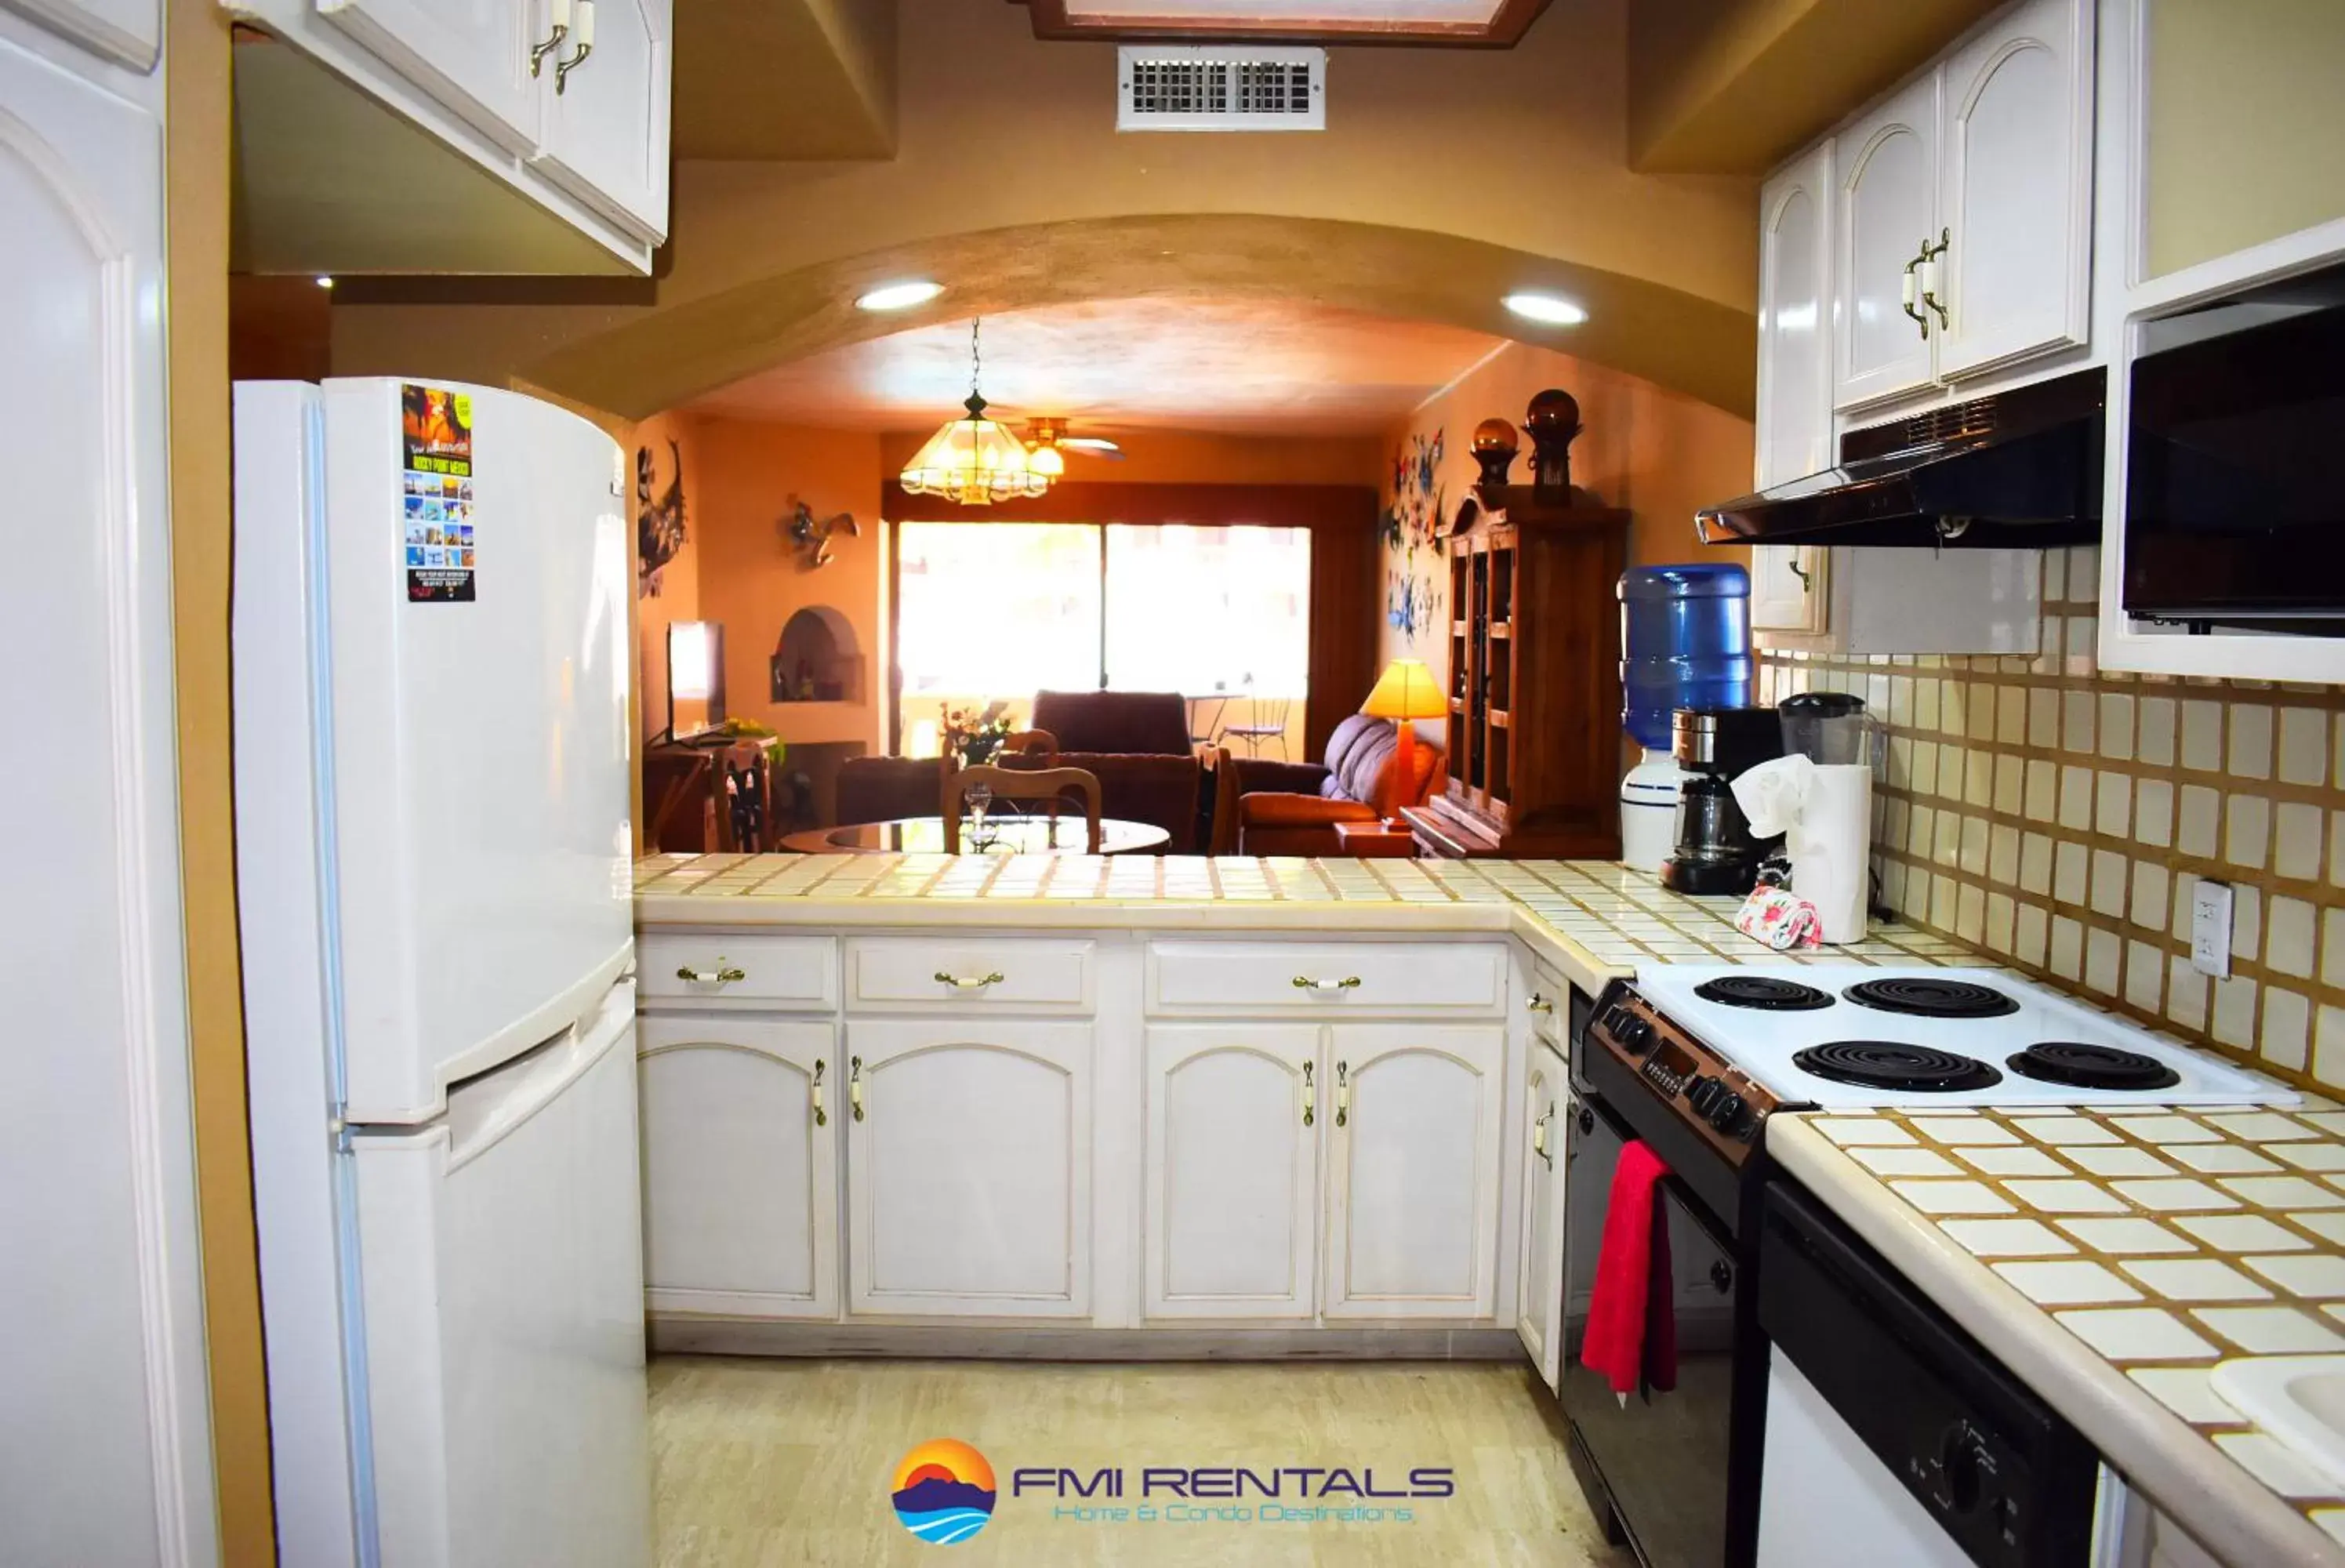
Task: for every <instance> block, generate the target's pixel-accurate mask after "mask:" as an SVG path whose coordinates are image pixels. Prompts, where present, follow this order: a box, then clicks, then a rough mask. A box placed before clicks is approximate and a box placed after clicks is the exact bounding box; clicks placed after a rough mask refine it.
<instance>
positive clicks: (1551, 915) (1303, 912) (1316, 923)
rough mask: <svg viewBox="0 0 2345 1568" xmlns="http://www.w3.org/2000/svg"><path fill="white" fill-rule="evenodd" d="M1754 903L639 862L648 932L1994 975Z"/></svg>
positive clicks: (1573, 878) (1633, 880)
mask: <svg viewBox="0 0 2345 1568" xmlns="http://www.w3.org/2000/svg"><path fill="white" fill-rule="evenodd" d="M1740 906H1741V899H1739V898H1685V897H1680V895H1677V894H1674V893H1671V892H1670V891H1669V890H1668V889H1667V888H1664V887H1662V886H1660V885H1659V884H1657V883H1656V882H1655V881H1654V880H1653V879H1652V878H1651V877H1650V876H1649V875H1644V874H1643V873H1641V872H1634V871H1630V870H1629V869H1628V868H1627V867H1625V866H1622V865H1617V864H1614V863H1610V862H1604V861H1560V860H1252V859H1219V860H1213V859H1205V858H1203V857H1187V856H1162V857H1157V856H1142V855H1107V856H1091V855H961V856H954V855H651V856H647V857H646V858H645V859H643V860H640V861H638V862H636V863H635V921H636V924H637V925H638V926H931V927H933V926H971V925H985V926H1000V927H1013V928H1014V927H1021V926H1022V927H1028V928H1032V927H1038V926H1041V927H1061V928H1063V927H1069V926H1115V927H1123V928H1131V929H1143V930H1180V931H1189V932H1196V931H1201V930H1210V931H1212V932H1213V933H1216V934H1218V933H1222V932H1229V931H1245V930H1256V931H1277V930H1285V931H1309V932H1336V931H1342V932H1364V933H1376V932H1385V933H1397V932H1425V931H1457V932H1471V931H1490V932H1508V933H1511V934H1512V935H1515V936H1520V937H1521V938H1523V940H1524V941H1525V942H1526V943H1528V945H1529V946H1531V948H1532V950H1533V951H1534V952H1536V953H1538V955H1539V956H1542V957H1544V958H1546V959H1547V960H1548V962H1549V963H1550V964H1552V965H1554V966H1555V967H1556V968H1557V969H1558V970H1559V971H1561V972H1562V974H1563V976H1564V977H1565V978H1567V979H1568V980H1570V981H1571V982H1572V983H1573V984H1574V985H1577V986H1579V987H1580V988H1581V989H1582V990H1584V991H1587V992H1589V994H1591V995H1593V994H1594V993H1595V992H1597V991H1599V990H1600V989H1602V988H1603V986H1604V983H1605V982H1606V981H1608V980H1610V979H1614V978H1618V977H1620V976H1628V975H1631V974H1633V973H1635V971H1636V968H1637V966H1639V965H1640V964H1654V963H1672V962H1681V963H1699V964H1715V963H1719V962H1721V960H1723V961H1728V962H1738V961H1755V960H1759V959H1780V958H1784V957H1792V958H1793V959H1795V960H1799V961H1805V962H1811V963H1857V964H1976V963H1979V962H1980V959H1979V958H1978V956H1976V955H1975V954H1973V953H1971V952H1969V951H1968V950H1967V949H1965V948H1964V947H1963V946H1961V945H1960V944H1959V943H1955V942H1951V941H1948V940H1946V939H1945V938H1944V937H1940V936H1931V935H1929V934H1927V933H1925V932H1921V931H1915V930H1914V929H1912V928H1911V927H1909V926H1875V927H1874V928H1873V934H1872V936H1869V937H1867V938H1866V939H1865V940H1864V941H1863V942H1861V943H1857V944H1853V945H1852V946H1846V947H1827V948H1823V949H1821V950H1819V951H1815V952H1811V953H1805V954H1794V955H1785V954H1779V953H1776V952H1774V951H1773V950H1771V948H1769V947H1767V946H1764V945H1763V944H1761V943H1759V942H1755V941H1753V940H1752V939H1751V938H1750V937H1748V936H1744V935H1742V933H1741V932H1740V931H1737V930H1736V929H1735V928H1734V925H1733V917H1734V912H1735V910H1736V909H1737V908H1739V907H1740Z"/></svg>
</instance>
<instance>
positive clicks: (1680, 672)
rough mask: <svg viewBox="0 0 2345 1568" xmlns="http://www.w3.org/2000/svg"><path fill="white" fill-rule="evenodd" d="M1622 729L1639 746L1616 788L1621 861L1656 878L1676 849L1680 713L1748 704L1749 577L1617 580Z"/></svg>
mask: <svg viewBox="0 0 2345 1568" xmlns="http://www.w3.org/2000/svg"><path fill="white" fill-rule="evenodd" d="M1619 596H1620V653H1621V658H1620V692H1621V709H1620V722H1621V724H1622V726H1623V727H1624V728H1626V729H1627V730H1628V732H1629V738H1630V739H1632V740H1634V741H1635V742H1636V743H1637V744H1639V746H1642V747H1643V748H1644V752H1645V754H1644V758H1643V760H1642V761H1640V762H1639V763H1638V764H1637V765H1636V766H1635V767H1634V768H1632V769H1630V770H1629V776H1628V777H1626V778H1625V779H1623V780H1621V781H1620V858H1621V859H1622V860H1624V861H1626V862H1627V863H1628V864H1629V865H1632V866H1634V867H1636V868H1637V869H1638V870H1639V871H1649V872H1653V873H1656V874H1658V873H1659V872H1660V868H1661V863H1662V862H1663V861H1665V860H1667V859H1669V858H1670V853H1671V851H1672V850H1673V849H1674V848H1675V847H1676V845H1677V827H1678V796H1679V792H1680V787H1681V785H1682V782H1683V780H1684V777H1685V774H1684V772H1683V770H1682V769H1680V767H1679V766H1678V764H1677V762H1676V761H1675V759H1674V758H1672V757H1671V755H1670V744H1671V735H1670V721H1671V719H1672V717H1673V716H1674V715H1675V713H1677V711H1678V710H1679V709H1680V708H1740V707H1745V706H1748V705H1749V703H1750V702H1751V574H1750V573H1749V572H1745V571H1743V570H1742V568H1741V567H1740V566H1731V565H1723V564H1721V565H1708V564H1704V565H1699V566H1639V567H1633V568H1631V569H1630V570H1629V571H1628V572H1623V573H1622V574H1621V576H1620V587H1619Z"/></svg>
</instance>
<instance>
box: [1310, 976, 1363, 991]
mask: <svg viewBox="0 0 2345 1568" xmlns="http://www.w3.org/2000/svg"><path fill="white" fill-rule="evenodd" d="M1359 986H1360V977H1359V976H1357V975H1346V976H1344V977H1343V978H1342V979H1340V980H1315V979H1313V978H1312V977H1311V976H1308V975H1297V976H1294V988H1295V989H1296V990H1298V991H1355V990H1357V989H1359Z"/></svg>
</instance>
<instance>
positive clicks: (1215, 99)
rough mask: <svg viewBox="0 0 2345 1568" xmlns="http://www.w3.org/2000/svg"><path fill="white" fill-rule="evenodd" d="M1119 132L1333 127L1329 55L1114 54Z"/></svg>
mask: <svg viewBox="0 0 2345 1568" xmlns="http://www.w3.org/2000/svg"><path fill="white" fill-rule="evenodd" d="M1115 128H1116V129H1118V130H1120V131H1320V130H1325V129H1326V128H1327V51H1326V50H1325V49H1274V48H1248V47H1244V46H1238V45H1215V44H1204V45H1190V46H1183V45H1176V44H1142V45H1126V46H1123V47H1122V48H1120V49H1118V50H1117V51H1116V111H1115Z"/></svg>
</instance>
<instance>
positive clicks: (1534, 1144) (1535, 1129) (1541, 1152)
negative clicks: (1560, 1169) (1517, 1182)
mask: <svg viewBox="0 0 2345 1568" xmlns="http://www.w3.org/2000/svg"><path fill="white" fill-rule="evenodd" d="M1554 1120H1555V1107H1553V1106H1549V1107H1548V1108H1547V1114H1546V1115H1545V1116H1543V1117H1541V1118H1538V1120H1537V1121H1535V1122H1533V1123H1531V1152H1532V1153H1533V1154H1536V1155H1538V1157H1539V1158H1541V1159H1543V1160H1545V1161H1547V1168H1548V1169H1549V1170H1553V1169H1554V1168H1555V1151H1554V1150H1553V1149H1550V1148H1548V1146H1547V1129H1548V1126H1549V1124H1551V1123H1552V1122H1553V1121H1554Z"/></svg>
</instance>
